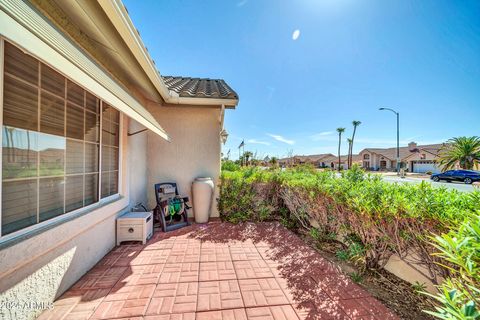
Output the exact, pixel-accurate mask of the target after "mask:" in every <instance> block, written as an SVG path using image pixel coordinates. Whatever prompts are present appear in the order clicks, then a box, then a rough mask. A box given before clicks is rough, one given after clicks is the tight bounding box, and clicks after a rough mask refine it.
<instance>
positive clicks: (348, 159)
mask: <svg viewBox="0 0 480 320" xmlns="http://www.w3.org/2000/svg"><path fill="white" fill-rule="evenodd" d="M347 142H348V155H347V166H348V168H349V169H350V167H351V164H350V155H351V151H352V150H351V149H352V142H353V140H352V139H350V138H347Z"/></svg>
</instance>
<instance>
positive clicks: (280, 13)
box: [124, 0, 480, 157]
mask: <svg viewBox="0 0 480 320" xmlns="http://www.w3.org/2000/svg"><path fill="white" fill-rule="evenodd" d="M124 2H125V5H126V6H127V9H128V11H129V13H130V16H131V18H132V20H133V22H134V24H135V25H136V27H137V28H138V30H139V31H140V34H141V36H142V39H143V41H144V43H145V44H146V46H147V47H148V49H149V52H150V54H151V55H152V57H153V59H154V60H155V62H156V65H157V67H158V68H159V70H160V72H161V74H162V75H182V76H193V77H209V78H223V79H225V80H226V81H227V82H228V83H229V84H230V85H231V87H232V88H233V89H234V90H236V91H237V92H238V94H239V96H240V103H239V106H238V108H237V109H236V110H229V111H227V112H226V119H225V126H226V129H227V130H228V132H229V134H230V136H229V139H228V142H227V144H226V145H225V147H224V151H225V152H226V151H227V150H229V149H231V155H232V157H237V156H238V149H237V147H238V145H239V143H240V142H241V141H242V139H245V143H246V150H251V151H253V152H257V154H258V156H264V155H267V154H268V155H275V156H285V155H286V154H287V152H288V151H289V150H292V151H293V153H294V154H313V153H326V152H332V153H336V150H337V139H338V137H337V136H336V133H335V129H336V128H338V127H345V128H346V133H345V134H346V136H345V138H346V137H347V136H350V135H351V132H352V128H351V121H352V120H360V121H361V122H362V124H361V126H360V127H359V128H358V131H357V136H356V143H355V146H354V151H355V152H358V151H360V150H361V149H363V148H365V147H393V146H395V139H396V131H395V116H394V115H393V114H391V113H389V112H381V111H378V108H379V107H382V106H388V107H391V108H394V109H396V110H397V111H399V112H400V122H401V124H400V130H401V133H400V140H401V144H404V145H405V144H406V143H408V142H409V141H410V140H413V141H416V142H418V143H424V144H425V143H437V142H442V141H445V140H446V139H448V138H451V137H453V136H462V135H467V136H469V135H480V1H476V0H471V1H468V0H465V1H443V0H422V1H411V0H398V1H394V0H389V1H384V0H365V1H356V0H295V1H293V0H292V1H276V0H270V1H269V0H238V1H227V0H218V1H213V0H205V1H197V0H189V1H187V0H182V1H173V0H172V1H166V0H164V1H135V0H124ZM295 30H298V31H297V32H296V36H298V37H293V35H294V33H295ZM298 32H299V34H298ZM294 38H296V39H294ZM345 138H344V139H343V140H344V141H343V148H342V153H346V152H347V144H346V142H345Z"/></svg>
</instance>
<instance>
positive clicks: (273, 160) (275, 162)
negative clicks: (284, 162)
mask: <svg viewBox="0 0 480 320" xmlns="http://www.w3.org/2000/svg"><path fill="white" fill-rule="evenodd" d="M269 162H270V164H271V165H272V166H274V167H275V166H276V165H277V163H278V159H277V157H271V158H270V161H269Z"/></svg>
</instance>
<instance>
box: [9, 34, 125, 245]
mask: <svg viewBox="0 0 480 320" xmlns="http://www.w3.org/2000/svg"><path fill="white" fill-rule="evenodd" d="M5 42H8V43H9V44H10V45H12V46H14V47H16V48H17V49H19V50H21V51H22V52H23V53H25V54H27V55H29V56H31V57H33V58H34V59H36V60H37V61H38V62H39V63H42V64H44V65H46V66H47V67H49V68H51V69H53V70H54V71H56V72H58V73H59V74H61V75H62V76H63V77H64V78H65V82H66V83H67V82H68V81H71V82H73V83H75V84H76V85H78V86H79V87H81V88H82V89H83V90H84V92H88V93H90V94H91V95H93V96H95V97H96V98H97V99H98V100H99V136H98V141H99V142H98V145H99V152H98V179H97V197H98V201H97V202H94V203H91V204H89V205H86V206H83V207H81V208H77V209H75V210H72V211H69V212H66V213H63V214H60V215H58V216H56V217H53V218H51V219H48V220H45V221H41V222H38V223H36V224H33V225H31V226H28V227H25V228H22V229H19V230H16V231H13V232H11V233H8V234H6V235H4V234H3V232H2V218H3V214H2V213H3V210H2V201H0V244H1V243H2V242H4V241H9V240H11V239H14V238H19V237H24V236H26V235H28V234H31V233H36V232H37V231H39V230H42V229H46V228H47V229H48V226H49V225H54V226H55V225H58V224H61V223H64V222H68V221H71V220H72V219H75V218H76V217H77V216H82V215H83V214H88V213H89V212H91V211H93V210H96V209H99V208H101V207H103V206H105V205H107V204H110V203H112V202H113V201H117V200H119V199H120V198H121V196H122V194H123V193H124V186H123V183H122V182H123V174H124V173H123V170H122V165H123V159H122V158H123V152H124V150H123V142H124V132H123V130H124V114H123V112H121V111H120V110H118V109H117V108H115V107H114V104H112V103H110V102H108V101H105V103H107V104H108V105H109V106H110V107H112V108H114V109H115V110H117V111H118V112H119V120H118V121H119V123H118V132H119V137H118V139H119V140H118V176H117V179H118V180H117V186H118V188H117V192H116V193H114V194H111V195H109V196H106V197H104V198H102V197H101V195H102V192H101V183H102V181H101V179H102V177H101V176H102V158H101V156H102V149H103V148H102V125H103V121H102V120H103V114H102V110H103V109H102V108H103V103H104V100H103V99H102V98H100V97H99V96H98V95H97V94H95V93H93V92H92V91H90V90H88V89H86V88H85V87H84V86H82V85H81V84H80V83H78V82H76V81H75V80H73V79H71V78H70V77H68V76H66V75H65V74H64V73H63V72H61V71H60V70H58V69H57V68H55V67H54V66H52V65H50V64H49V63H47V62H45V61H44V60H43V59H41V58H39V57H38V56H36V55H35V54H33V53H32V52H30V51H28V50H26V49H24V48H23V47H22V46H21V45H19V44H18V43H16V42H15V41H12V40H10V39H8V38H6V37H4V36H1V35H0V86H1V88H2V90H0V127H3V106H4V90H3V88H4V74H5V70H4V66H5ZM40 69H41V68H39V73H40ZM39 90H42V88H39ZM66 92H67V90H65V94H66ZM84 95H86V93H85V94H84ZM65 104H67V100H66V99H65ZM39 105H40V101H39ZM39 114H40V112H39ZM66 117H67V112H66V109H65V115H64V118H65V123H64V128H65V129H64V130H65V131H66V130H67V127H66V126H67V123H66ZM84 121H85V120H84ZM39 133H42V132H39ZM64 138H65V141H66V140H67V139H68V137H67V136H66V135H65V136H64ZM0 141H3V130H0ZM84 143H85V142H84ZM84 149H85V147H84ZM65 156H66V148H65ZM0 161H1V162H0V166H1V167H2V170H0V200H1V198H2V194H3V148H0ZM84 165H85V164H84ZM65 166H66V157H65V159H64V167H65ZM84 175H85V173H84ZM63 177H64V178H65V181H66V177H67V174H66V171H65V172H64V176H63ZM37 188H39V186H37ZM65 201H66V200H65V189H64V209H65ZM37 202H38V199H37ZM37 205H38V204H37Z"/></svg>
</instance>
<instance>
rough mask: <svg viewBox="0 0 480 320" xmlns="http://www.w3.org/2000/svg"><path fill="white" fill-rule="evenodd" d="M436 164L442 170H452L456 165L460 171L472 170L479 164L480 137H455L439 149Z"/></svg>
mask: <svg viewBox="0 0 480 320" xmlns="http://www.w3.org/2000/svg"><path fill="white" fill-rule="evenodd" d="M437 161H438V163H439V164H440V166H442V170H443V171H446V170H451V169H454V168H455V166H456V165H457V163H458V164H459V165H460V167H461V168H462V169H466V170H472V169H473V168H474V167H475V166H478V165H479V164H480V137H476V136H474V137H456V138H452V139H450V140H448V141H447V143H446V144H445V145H444V146H443V147H442V148H441V149H440V152H439V154H438V160H437Z"/></svg>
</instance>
